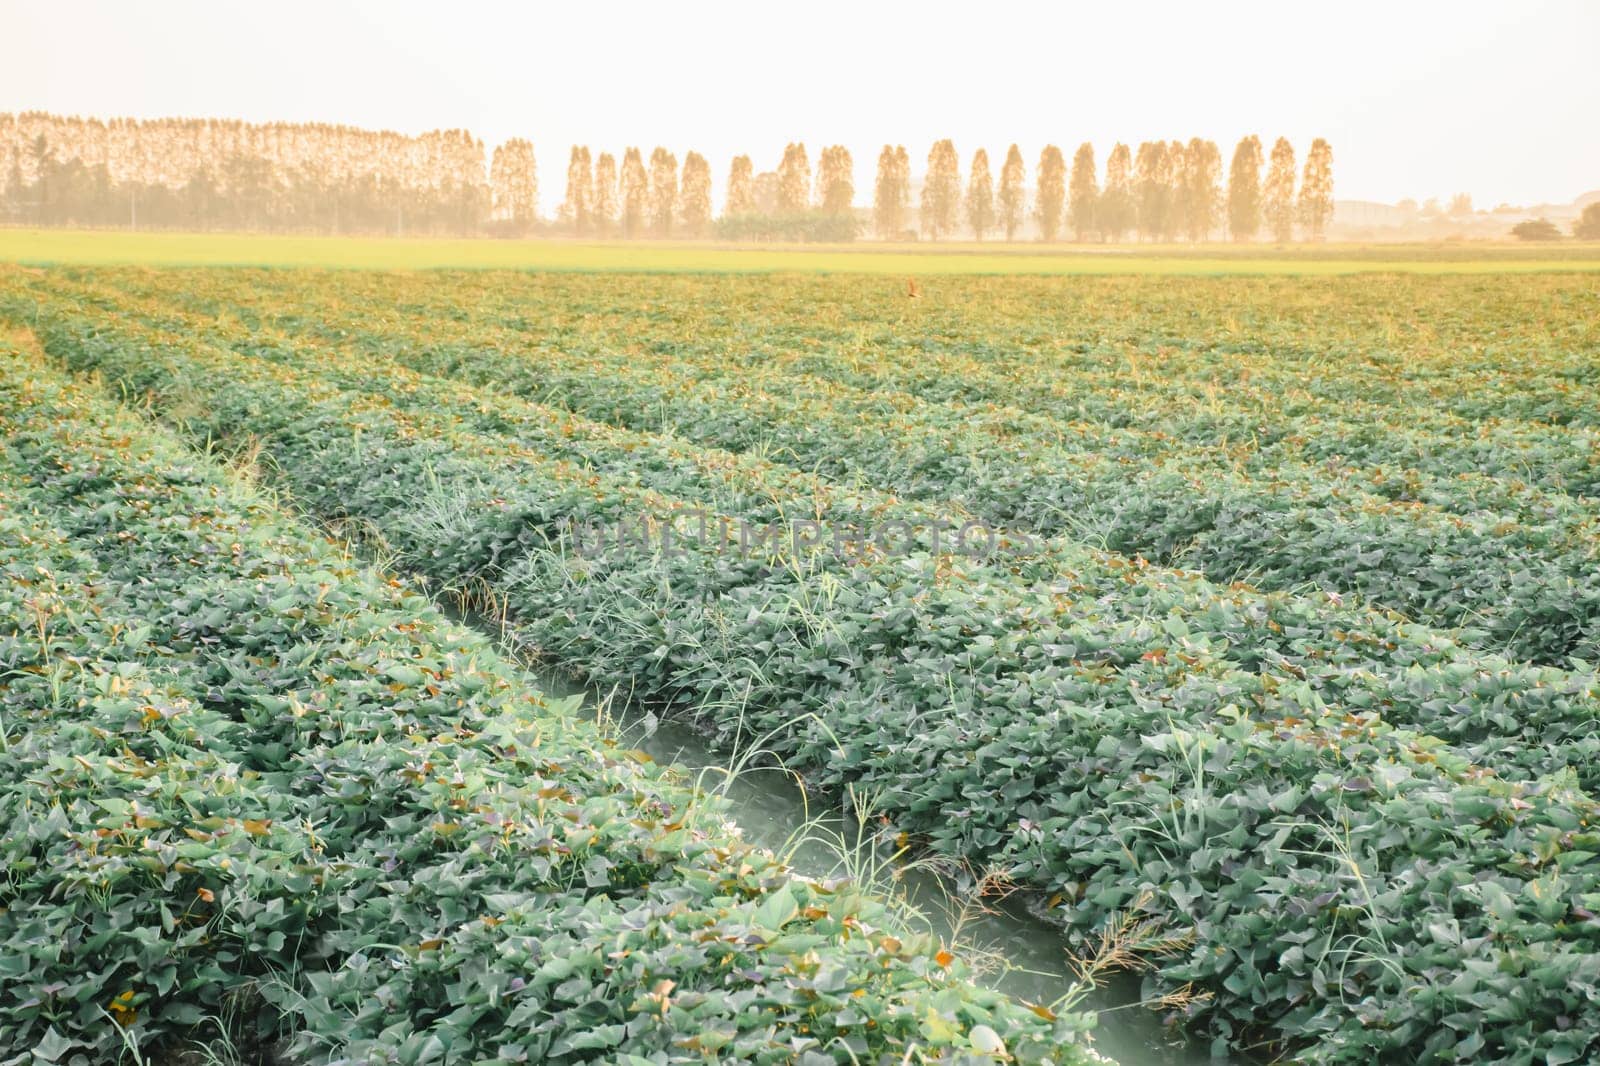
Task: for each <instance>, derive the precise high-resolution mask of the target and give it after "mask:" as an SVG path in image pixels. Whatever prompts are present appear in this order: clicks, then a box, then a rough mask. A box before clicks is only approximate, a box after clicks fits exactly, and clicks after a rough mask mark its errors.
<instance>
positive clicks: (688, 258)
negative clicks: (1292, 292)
mask: <svg viewBox="0 0 1600 1066" xmlns="http://www.w3.org/2000/svg"><path fill="white" fill-rule="evenodd" d="M0 261H8V262H17V263H25V264H31V265H46V264H78V265H112V264H138V265H147V266H227V265H252V266H274V267H341V268H364V269H393V270H426V269H433V268H447V267H448V268H462V269H471V268H500V269H523V270H566V271H653V272H724V273H742V272H815V273H870V274H905V275H913V276H921V275H937V274H1202V275H1203V274H1312V275H1328V274H1356V273H1363V272H1367V271H1395V272H1405V273H1425V274H1470V273H1481V272H1518V273H1523V272H1542V271H1553V270H1555V271H1594V270H1600V243H1596V242H1575V241H1563V242H1560V243H1558V244H1550V245H1524V244H1509V243H1492V242H1442V243H1436V244H1389V245H1383V244H1323V245H1311V246H1306V245H1294V246H1277V247H1274V246H1270V245H1243V246H1241V245H1232V244H1209V245H1200V246H1188V245H1177V246H1161V245H1135V244H1124V245H1096V244H1089V245H1082V244H1080V245H1071V244H1048V245H1047V244H1037V243H1026V244H1012V245H1006V244H999V243H988V244H975V243H946V244H940V245H938V246H931V245H917V244H878V243H875V242H863V243H861V244H856V245H837V244H835V245H810V246H774V245H750V244H744V245H734V244H718V243H710V242H687V241H680V242H673V241H632V242H622V241H611V242H580V241H566V240H492V239H449V238H431V237H427V238H384V237H315V236H279V235H264V234H262V235H258V234H232V233H230V234H221V233H127V232H115V231H93V230H29V229H0Z"/></svg>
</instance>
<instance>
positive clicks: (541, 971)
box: [0, 267, 1600, 1066]
mask: <svg viewBox="0 0 1600 1066" xmlns="http://www.w3.org/2000/svg"><path fill="white" fill-rule="evenodd" d="M920 289H921V296H920V297H919V298H917V299H910V298H908V297H907V289H906V285H905V283H904V280H903V279H900V278H892V277H869V276H852V275H838V276H800V275H773V276H755V275H738V274H731V275H720V276H711V275H704V276H692V275H672V274H662V275H596V274H565V275H534V274H511V273H495V272H481V273H459V274H448V273H418V274H394V273H389V274H377V273H365V272H331V273H329V272H309V271H294V270H243V269H236V270H200V269H195V270H163V271H155V270H148V269H139V268H114V267H100V268H75V269H67V268H53V269H49V270H41V269H28V268H20V267H0V336H9V337H10V338H11V341H10V342H9V347H8V348H7V349H6V350H5V351H4V353H3V357H4V359H5V360H6V366H5V374H4V378H3V381H4V387H3V389H0V419H3V420H4V430H5V442H6V443H5V448H4V450H3V452H0V506H3V511H0V521H3V522H4V523H5V524H6V525H7V526H8V527H9V531H8V534H7V537H6V539H5V542H4V544H3V546H0V551H3V552H4V553H5V555H4V557H3V560H0V561H3V565H4V566H5V568H6V574H7V583H6V585H5V587H4V588H3V589H0V595H3V596H4V597H5V598H4V599H3V600H0V627H3V628H0V671H3V672H4V680H3V681H0V715H3V718H0V745H3V747H4V748H5V755H6V757H7V758H8V759H9V760H10V761H11V762H12V763H14V764H16V765H18V766H20V767H21V768H22V769H21V772H20V773H16V774H12V775H9V776H8V778H7V783H6V784H5V785H4V789H5V791H4V792H3V793H0V818H4V819H5V821H6V823H7V824H8V826H9V827H11V828H10V829H9V830H8V834H7V836H6V842H5V845H4V846H5V849H6V854H5V865H6V871H7V873H6V876H5V878H4V879H3V880H0V937H3V938H4V940H5V943H6V944H7V945H8V947H12V946H16V945H21V946H23V949H24V950H23V952H22V953H21V954H20V955H19V954H18V953H17V952H16V951H14V950H12V951H8V953H7V954H8V956H10V957H13V958H18V959H19V960H20V961H17V962H11V961H3V962H0V1062H3V1061H6V1055H5V1054H4V1053H7V1052H9V1053H10V1054H11V1055H16V1054H20V1053H23V1052H25V1051H26V1050H27V1049H28V1048H31V1047H32V1046H33V1044H34V1043H35V1042H38V1041H41V1040H43V1041H48V1042H49V1045H48V1046H49V1047H51V1048H52V1049H54V1050H55V1055H56V1057H55V1058H54V1059H51V1061H63V1062H65V1061H68V1060H69V1054H70V1049H71V1047H73V1046H74V1042H82V1043H84V1044H88V1045H92V1046H93V1047H94V1048H95V1049H96V1054H99V1055H102V1056H103V1055H105V1054H109V1053H110V1052H111V1051H113V1050H114V1049H115V1047H116V1046H119V1044H118V1042H119V1041H121V1040H123V1039H129V1040H136V1041H143V1042H146V1043H147V1044H148V1046H151V1047H155V1046H159V1045H160V1043H161V1041H162V1040H163V1039H169V1038H173V1037H174V1036H175V1035H176V1034H179V1033H182V1032H185V1031H188V1030H192V1029H193V1028H194V1027H195V1026H197V1025H201V1024H207V1022H206V1021H205V1020H206V1019H214V1018H221V1017H222V1016H223V1015H225V1014H227V1013H228V1012H233V1014H234V1015H242V1016H244V1017H246V1019H247V1023H248V1024H249V1025H251V1026H254V1027H256V1030H257V1031H262V1032H265V1031H271V1032H274V1033H277V1032H279V1031H280V1030H281V1031H282V1033H283V1034H284V1035H285V1036H286V1037H287V1038H289V1039H291V1040H292V1041H293V1042H294V1046H295V1047H296V1048H297V1049H298V1050H299V1051H300V1052H301V1053H303V1054H307V1055H312V1054H320V1055H322V1056H323V1057H324V1058H326V1057H329V1056H330V1055H331V1057H334V1058H340V1057H341V1056H342V1057H343V1060H348V1061H362V1062H366V1061H371V1062H380V1061H382V1062H390V1061H395V1062H432V1061H462V1062H465V1061H478V1060H483V1059H489V1058H492V1057H495V1056H498V1060H499V1061H508V1062H509V1061H524V1059H525V1060H527V1061H556V1062H560V1061H585V1060H591V1059H592V1060H595V1061H619V1060H621V1061H629V1062H641V1063H642V1062H665V1061H680V1060H683V1061H703V1060H705V1059H706V1058H707V1057H711V1058H724V1059H727V1058H734V1059H737V1058H753V1059H759V1060H765V1061H819V1062H820V1061H841V1060H842V1061H849V1060H850V1058H851V1056H854V1057H855V1058H856V1059H857V1060H858V1061H894V1062H899V1061H902V1057H903V1056H907V1055H920V1056H924V1057H926V1058H928V1059H937V1058H939V1057H940V1056H945V1057H958V1056H961V1055H971V1056H976V1057H979V1058H980V1059H982V1058H987V1059H989V1060H991V1061H992V1060H994V1059H995V1058H998V1057H999V1056H998V1055H997V1054H992V1053H993V1052H996V1051H997V1049H998V1047H999V1046H1000V1045H1001V1044H1002V1043H1003V1044H1004V1045H1005V1047H1006V1049H1007V1053H1008V1054H1010V1055H1013V1056H1015V1057H1017V1058H1019V1059H1022V1060H1024V1061H1037V1060H1050V1061H1061V1062H1077V1061H1086V1060H1087V1053H1086V1052H1084V1051H1083V1050H1082V1049H1081V1046H1080V1045H1079V1044H1078V1043H1077V1041H1078V1040H1079V1030H1080V1026H1081V1025H1082V1024H1083V1023H1082V1020H1081V1019H1080V1018H1078V1017H1076V1016H1069V1015H1063V1016H1062V1017H1055V1016H1054V1012H1052V1011H1050V1010H1048V1009H1045V1008H1044V1007H1043V1006H1038V1005H1035V1007H1030V1006H1029V1005H1026V1004H1020V1003H1013V1002H1010V1001H1007V1000H1005V999H1004V998H1002V997H999V996H997V995H996V994H995V993H993V992H989V991H986V990H984V989H983V988H981V987H979V986H977V985H975V984H973V983H972V981H971V980H970V975H969V974H967V973H966V971H965V970H964V969H963V967H962V964H961V963H960V962H959V961H958V960H955V959H951V958H950V954H949V953H948V952H946V951H945V950H944V949H945V948H948V947H951V946H952V945H940V944H938V943H935V942H931V941H929V940H927V939H926V938H917V937H915V936H912V935H910V933H908V932H905V931H903V930H899V929H896V928H893V926H894V921H893V915H892V910H891V909H887V908H885V906H884V905H883V903H882V901H881V900H879V899H878V898H877V897H876V896H875V895H873V894H872V893H870V892H855V891H846V890H843V889H841V888H838V887H837V886H829V885H816V884H812V883H809V882H807V881H805V880H804V879H801V878H798V877H796V876H795V875H793V874H792V873H790V872H788V871H786V870H785V869H783V868H782V867H781V866H780V865H779V864H777V863H776V862H774V861H773V860H772V859H771V858H770V857H765V856H763V855H762V854H761V853H759V852H756V851H752V850H750V849H748V848H747V847H746V846H744V845H742V844H740V843H738V842H737V840H736V838H735V837H733V836H732V835H731V832H730V830H729V829H728V828H727V827H726V825H724V824H723V823H722V821H721V820H720V812H719V810H718V808H716V806H715V805H714V804H712V805H710V806H703V804H704V802H705V801H703V800H702V799H698V798H696V797H695V796H694V795H693V794H692V793H691V792H690V791H689V790H688V789H687V787H686V785H685V784H684V783H683V782H682V781H681V780H680V779H677V778H674V777H673V776H672V775H670V774H665V775H664V774H663V773H661V772H660V771H658V770H657V769H655V768H652V767H650V766H646V765H642V764H639V763H638V762H636V761H634V760H632V759H630V758H629V757H628V756H627V755H626V753H624V752H622V751H620V750H618V749H616V748H614V747H608V746H607V741H606V738H605V737H603V736H602V735H600V734H599V733H597V732H596V731H595V730H594V729H593V728H592V727H590V726H589V725H586V724H584V723H582V722H580V721H577V720H575V718H574V716H573V714H572V713H571V708H569V707H566V706H565V705H562V704H552V703H550V702H547V701H545V700H543V699H542V697H539V696H538V695H537V692H536V691H535V686H534V685H533V683H532V681H531V680H530V679H529V678H528V677H527V676H526V675H525V674H522V673H520V672H519V670H518V668H517V666H515V665H514V664H512V663H509V662H507V661H505V660H504V659H503V658H502V657H501V656H500V655H499V654H498V653H497V652H496V651H495V650H494V646H493V644H492V642H489V641H486V640H485V639H483V638H481V637H478V636H475V635H473V634H471V633H470V632H467V631H464V630H463V629H462V628H460V627H459V626H455V625H452V624H451V623H450V622H448V621H447V620H446V619H445V617H444V616H443V615H441V614H440V613H438V610H437V609H436V607H435V606H433V605H430V604H429V603H428V602H427V600H426V599H424V598H422V597H421V596H419V595H418V594H417V593H416V592H414V591H409V589H411V588H412V587H413V586H414V587H415V588H417V589H420V590H422V591H423V592H427V593H432V594H433V596H434V598H435V599H444V598H446V595H447V594H448V593H452V592H454V593H458V594H470V595H471V596H472V597H473V598H474V600H475V602H478V603H480V604H482V603H489V602H492V603H493V604H495V605H496V607H497V609H499V610H503V611H504V612H505V614H506V617H507V618H508V620H509V624H510V631H511V633H512V634H513V636H514V638H515V640H516V642H517V643H518V644H519V645H520V646H521V647H523V648H526V649H530V650H532V651H533V652H534V653H536V654H537V655H539V656H541V657H542V658H544V659H546V660H548V662H549V663H550V664H551V665H552V666H554V667H558V668H559V669H561V670H562V671H564V672H567V673H570V674H573V675H576V676H578V677H581V678H584V679H587V680H588V681H590V682H591V683H592V684H594V685H595V686H596V687H599V688H605V689H610V688H613V687H617V688H620V689H621V690H622V691H625V692H626V693H627V696H628V699H629V700H630V701H631V702H632V703H634V704H636V705H638V706H641V707H646V708H649V709H650V710H651V711H652V712H654V713H657V714H660V715H667V716H675V717H678V718H680V719H683V720H686V721H690V722H692V723H694V724H695V725H697V726H698V727H700V728H701V729H703V730H704V731H705V732H706V733H707V734H708V735H709V736H710V737H712V738H713V740H714V741H715V742H716V743H718V744H719V745H722V746H724V747H726V748H728V749H730V750H732V749H735V748H741V747H748V746H750V745H752V744H755V745H759V746H760V747H761V748H763V749H765V750H766V751H767V752H768V753H769V755H770V757H771V758H773V759H779V760H782V762H783V763H784V764H785V765H787V766H788V767H790V768H792V769H794V770H796V771H798V772H800V773H802V774H804V775H805V776H806V777H807V778H808V780H809V781H810V782H811V783H812V784H813V786H814V787H816V788H817V789H819V790H821V791H823V792H829V793H837V792H842V791H843V790H845V789H847V788H848V789H853V790H857V791H860V792H863V793H866V794H870V795H872V796H873V797H875V800H876V803H877V804H878V810H879V811H880V812H881V814H882V818H883V821H884V825H885V832H886V834H888V835H890V836H894V837H898V838H899V839H901V840H902V841H904V842H906V843H907V844H908V846H909V847H910V848H911V849H912V850H913V851H914V852H915V853H919V854H929V855H934V856H940V857H943V858H947V859H950V860H952V861H959V862H962V863H966V864H970V865H971V866H972V867H974V868H978V869H990V870H998V871H1003V872H1004V874H1005V876H1006V877H1007V879H1009V881H1010V882H1012V883H1014V884H1015V885H1016V886H1017V887H1018V888H1019V890H1020V891H1021V892H1022V893H1023V894H1024V895H1025V896H1026V898H1027V899H1028V900H1030V901H1031V902H1032V904H1033V905H1034V906H1036V907H1037V908H1039V909H1041V910H1043V911H1046V912H1048V914H1049V915H1050V917H1051V918H1052V919H1053V920H1054V921H1055V922H1056V923H1058V924H1059V926H1060V929H1061V936H1062V945H1063V950H1067V949H1069V948H1070V949H1072V950H1075V951H1080V952H1081V951H1088V950H1092V948H1093V946H1094V945H1095V944H1096V943H1098V942H1099V940H1100V938H1101V937H1102V935H1103V934H1104V932H1105V930H1106V929H1107V927H1108V926H1109V925H1114V924H1116V923H1118V922H1122V921H1124V920H1125V919H1126V917H1127V916H1128V915H1129V914H1130V913H1132V914H1135V915H1137V916H1138V917H1139V919H1141V920H1144V921H1147V922H1148V923H1149V927H1150V928H1151V929H1153V930H1159V938H1160V941H1161V943H1162V944H1163V945H1164V950H1163V951H1162V952H1161V953H1160V955H1159V957H1158V958H1156V959H1154V966H1153V968H1152V969H1151V970H1150V971H1149V972H1147V973H1146V975H1145V978H1144V980H1145V985H1146V993H1147V995H1148V996H1149V998H1151V999H1152V1000H1154V999H1157V998H1159V997H1163V996H1167V997H1169V998H1168V999H1167V1000H1166V1003H1167V1011H1168V1013H1169V1014H1170V1015H1171V1016H1172V1020H1173V1022H1174V1023H1175V1024H1179V1025H1183V1026H1185V1027H1188V1028H1189V1029H1191V1030H1192V1031H1195V1032H1198V1033H1200V1034H1203V1035H1204V1036H1206V1037H1209V1038H1211V1039H1214V1040H1215V1041H1216V1046H1217V1047H1219V1048H1222V1047H1226V1048H1230V1049H1235V1050H1238V1049H1254V1050H1255V1051H1256V1052H1258V1053H1260V1054H1262V1055H1264V1056H1272V1055H1278V1054H1282V1055H1287V1056H1290V1057H1294V1058H1297V1059H1303V1060H1307V1061H1318V1062H1349V1063H1367V1062H1373V1061H1388V1060H1395V1061H1418V1062H1448V1063H1453V1062H1488V1061H1504V1062H1521V1063H1531V1062H1551V1063H1562V1062H1579V1061H1587V1060H1589V1059H1590V1058H1592V1057H1593V1056H1595V1055H1596V1054H1600V917H1597V914H1600V826H1597V825H1596V819H1597V818H1600V810H1597V809H1596V800H1595V798H1594V796H1595V793H1596V789H1597V788H1600V728H1597V718H1600V680H1597V677H1596V672H1595V671H1596V666H1595V664H1596V663H1597V661H1600V509H1597V506H1600V282H1596V281H1595V280H1594V275H1591V274H1584V273H1568V274H1559V273H1529V274H1518V275H1511V274H1495V273H1482V274H1474V275H1470V276H1442V275H1439V276H1432V275H1422V274H1405V275H1402V274H1369V275H1359V276H1352V277H1324V278H1295V277H1255V278H1244V277H1229V278H1182V279H1179V278H1172V277H1131V276H1130V277H1094V278H1090V277H1074V278H1031V277H1020V276H1001V277H964V278H958V277H945V278H935V279H925V280H924V281H923V283H922V284H921V286H920ZM319 525H320V526H321V527H322V528H324V529H332V530H335V531H337V532H338V533H339V534H340V535H341V536H345V537H350V538H353V539H355V540H356V541H358V542H359V543H360V545H361V546H362V550H363V551H364V552H365V553H367V557H368V558H371V559H377V560H381V561H382V562H383V563H384V564H385V565H386V566H387V567H388V568H389V570H388V572H387V573H395V574H401V575H404V576H405V581H404V582H402V581H399V580H397V579H394V578H391V577H388V576H387V574H383V573H378V572H375V571H372V570H368V569H363V568H362V567H361V566H360V565H358V564H356V563H352V562H351V561H350V560H349V559H347V558H346V557H345V556H344V555H343V554H342V553H341V552H340V551H339V550H338V549H336V548H335V547H334V546H333V545H332V544H330V543H329V542H328V541H326V540H325V539H323V538H322V537H320V536H318V535H317V533H315V532H313V529H314V528H315V527H316V526H319ZM408 582H409V584H408ZM735 815H736V812H735ZM957 954H959V952H958V953H957ZM1174 993H1176V995H1174ZM113 1023H115V1024H113ZM228 1024H229V1025H234V1026H237V1025H238V1024H240V1023H239V1021H238V1018H237V1017H234V1018H233V1019H232V1020H230V1021H229V1022H228ZM11 1034H20V1035H16V1036H12V1035H11ZM7 1040H9V1041H10V1042H9V1043H7V1042H6V1041H7ZM519 1056H521V1057H519ZM627 1056H632V1058H628V1057H627ZM808 1056H809V1057H808ZM19 1061H26V1059H25V1058H24V1059H22V1060H19ZM290 1061H295V1060H290ZM308 1061H309V1060H308ZM911 1061H915V1059H911ZM1129 1066H1131V1064H1129Z"/></svg>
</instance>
